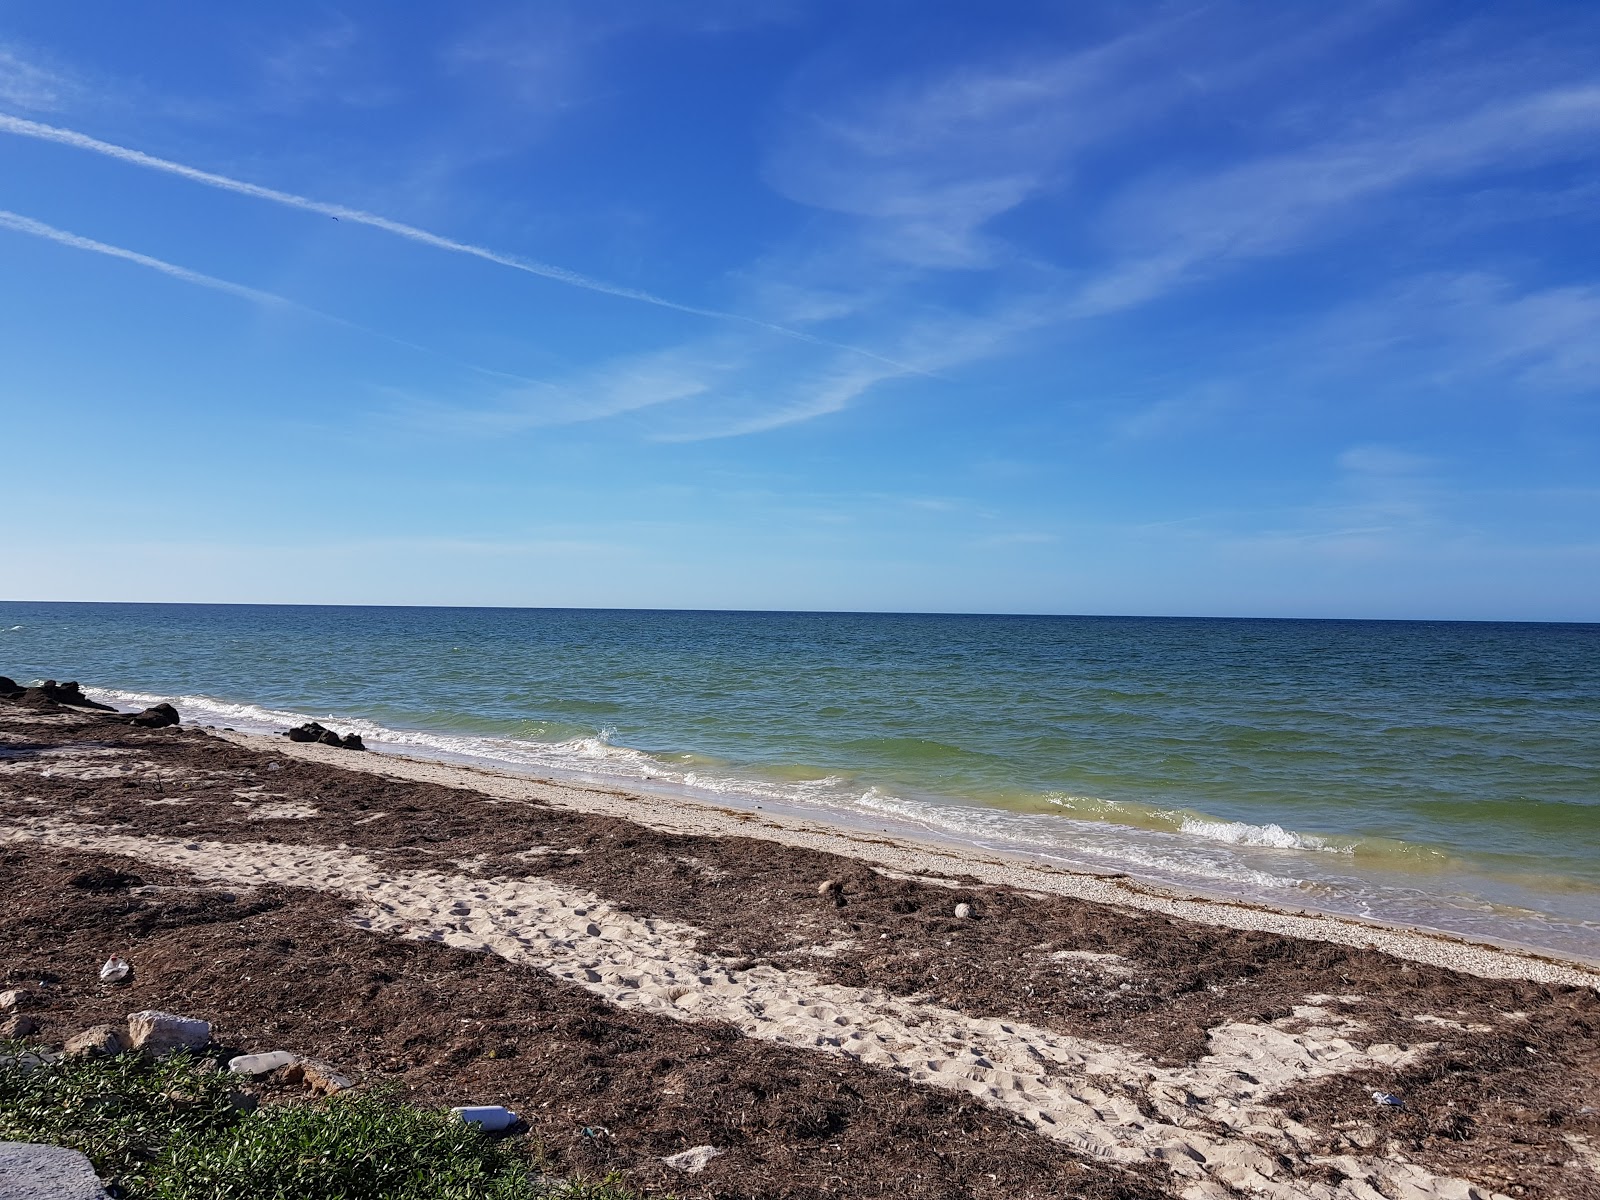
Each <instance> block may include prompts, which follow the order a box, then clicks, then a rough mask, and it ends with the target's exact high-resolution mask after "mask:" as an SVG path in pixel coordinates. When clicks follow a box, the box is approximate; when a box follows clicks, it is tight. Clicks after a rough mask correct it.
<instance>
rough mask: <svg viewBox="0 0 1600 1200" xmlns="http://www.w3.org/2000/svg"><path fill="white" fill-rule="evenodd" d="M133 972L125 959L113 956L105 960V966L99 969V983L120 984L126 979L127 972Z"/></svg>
mask: <svg viewBox="0 0 1600 1200" xmlns="http://www.w3.org/2000/svg"><path fill="white" fill-rule="evenodd" d="M131 970H133V967H132V966H130V965H129V963H128V960H127V959H125V958H118V957H117V956H116V955H115V954H113V955H112V956H111V957H110V958H108V959H106V961H105V965H104V966H102V967H101V968H100V982H101V983H121V982H122V981H123V980H124V979H126V978H127V977H128V972H129V971H131Z"/></svg>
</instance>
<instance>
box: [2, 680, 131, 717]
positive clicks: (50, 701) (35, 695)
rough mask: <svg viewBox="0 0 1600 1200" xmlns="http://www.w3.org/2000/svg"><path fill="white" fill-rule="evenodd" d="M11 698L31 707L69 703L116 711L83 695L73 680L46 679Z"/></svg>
mask: <svg viewBox="0 0 1600 1200" xmlns="http://www.w3.org/2000/svg"><path fill="white" fill-rule="evenodd" d="M11 699H13V700H20V701H21V702H22V703H23V704H26V705H28V706H29V707H32V708H54V707H55V706H57V705H60V704H70V705H71V706H72V707H73V708H95V709H99V710H100V711H101V712H116V711H117V710H116V709H114V708H112V707H111V705H109V704H98V703H96V702H95V701H93V700H91V699H89V697H87V696H85V695H84V694H83V692H82V691H81V690H80V689H79V687H78V685H77V683H76V682H75V681H70V680H69V681H68V682H66V683H57V682H56V681H55V680H54V679H46V680H45V681H44V682H43V683H41V684H40V685H39V686H38V687H30V688H23V689H21V691H20V692H19V693H18V694H17V695H15V696H12V697H11Z"/></svg>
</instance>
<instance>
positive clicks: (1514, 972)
mask: <svg viewBox="0 0 1600 1200" xmlns="http://www.w3.org/2000/svg"><path fill="white" fill-rule="evenodd" d="M204 732H206V733H208V734H209V735H210V736H214V737H217V738H220V739H222V740H224V741H229V742H232V743H234V744H236V745H241V746H247V747H249V748H251V749H256V750H270V751H276V752H278V753H283V754H287V755H289V756H290V757H295V758H302V759H305V760H306V761H309V762H318V763H323V764H326V765H328V766H334V767H342V768H346V769H349V770H355V771H362V772H366V773H369V774H374V775H383V776H388V777H390V778H395V779H404V780H408V781H412V782H426V783H434V784H439V785H441V786H444V787H453V788H459V789H462V790H466V791H481V792H485V793H488V794H491V795H495V796H498V797H501V798H504V799H510V800H520V799H536V800H538V801H539V802H541V803H546V804H552V805H557V806H561V807H566V808H570V809H573V810H576V811H581V812H589V813H598V814H602V815H606V816H612V817H621V818H623V819H625V820H629V821H633V822H637V823H639V824H641V825H646V826H649V827H651V828H654V829H659V830H662V831H664V832H672V833H682V834H688V835H691V836H704V837H760V838H766V839H769V840H772V841H777V842H780V843H782V844H784V845H790V846H797V847H803V848H806V849H812V850H820V851H823V852H825V853H832V854H838V855H841V856H844V857H849V858H856V859H860V860H863V861H867V862H875V863H877V864H879V865H881V866H884V867H888V868H890V869H891V870H898V871H903V872H906V873H909V874H911V875H914V876H917V877H919V878H923V879H934V880H937V879H941V878H944V879H948V878H949V877H951V876H953V875H955V876H960V875H965V876H969V877H971V878H975V879H977V880H979V881H981V882H982V883H984V884H986V885H988V886H1006V887H1015V888H1019V889H1021V890H1024V891H1029V890H1032V891H1038V892H1045V893H1051V894H1055V895H1062V896H1070V897H1072V898H1074V899H1079V900H1086V901H1089V902H1092V903H1097V904H1114V905H1119V906H1122V907H1126V908H1133V909H1137V910H1139V911H1143V912H1150V913H1158V914H1161V915H1164V916H1172V917H1181V918H1182V919H1184V920H1189V921H1196V922H1199V923H1201V924H1208V925H1221V926H1224V927H1226V928H1230V929H1238V930H1249V931H1256V932H1264V933H1275V934H1281V935H1284V936H1287V937H1298V938H1306V939H1310V940H1313V941H1327V942H1334V943H1337V944H1339V945H1345V946H1352V947H1358V948H1363V949H1367V948H1375V949H1378V950H1380V951H1382V952H1384V953H1388V954H1392V955H1394V956H1396V957H1398V958H1405V959H1409V960H1411V961H1414V962H1420V963H1428V964H1430V965H1433V966H1440V967H1446V968H1449V969H1452V970H1458V971H1465V972H1467V973H1469V974H1473V975H1480V976H1482V977H1484V978H1491V979H1492V978H1521V979H1530V980H1536V981H1539V982H1546V983H1564V984H1573V985H1577V986H1586V987H1595V988H1597V989H1600V960H1596V959H1585V958H1583V957H1582V956H1577V955H1563V954H1561V953H1559V952H1556V951H1551V950H1546V949H1544V948H1541V947H1537V946H1527V945H1521V944H1518V943H1515V942H1510V941H1498V940H1488V939H1484V940H1479V939H1472V938H1468V937H1466V936H1464V935H1460V934H1454V933H1451V932H1448V931H1445V930H1435V929H1429V928H1426V927H1421V926H1408V925H1402V924H1396V923H1390V922H1384V921H1378V920H1372V919H1364V918H1361V917H1355V916H1350V915H1346V914H1342V913H1333V912H1319V911H1317V910H1315V909H1312V908H1309V907H1307V908H1288V907H1275V906H1273V905H1269V904H1264V903H1260V902H1257V901H1254V900H1237V899H1231V898H1229V897H1227V896H1225V895H1222V894H1214V893H1207V892H1204V891H1201V890H1199V889H1194V890H1187V889H1180V888H1176V887H1171V886H1168V885H1163V884H1157V883H1147V882H1143V881H1140V880H1138V879H1135V878H1134V877H1133V876H1131V875H1129V874H1126V873H1122V872H1110V871H1108V872H1104V873H1100V872H1094V871H1089V870H1073V869H1070V868H1066V867H1056V866H1050V865H1047V864H1043V863H1038V862H1029V861H1027V860H1026V859H1024V858H1023V857H1022V855H1021V854H1020V853H1017V854H1012V853H1007V852H1004V851H989V850H985V849H983V848H980V847H976V846H967V845H963V844H961V843H958V842H954V841H950V842H945V841H940V840H936V839H934V838H931V837H930V838H928V839H926V840H924V839H919V838H916V837H914V836H912V835H910V834H907V833H905V832H901V831H894V832H886V833H883V834H875V833H872V832H870V831H867V830H864V829H855V828H852V827H851V826H849V825H847V824H845V823H843V822H839V823H830V822H827V821H825V820H823V819H821V818H818V817H810V816H800V815H796V814H793V813H785V812H781V811H778V812H773V811H768V810H767V808H766V807H765V806H764V805H754V806H752V808H749V809H745V808H734V807H729V806H727V805H724V804H717V803H715V802H713V801H709V800H697V799H694V798H692V797H689V796H686V795H672V794H670V793H667V792H666V791H654V790H652V791H645V790H640V791H637V792H630V791H628V790H626V789H625V788H622V787H610V786H605V785H601V784H591V783H584V782H578V781H573V780H563V779H556V778H550V777H545V776H539V775H534V774H532V773H524V772H519V771H515V770H511V769H498V768H495V767H490V766H483V765H479V764H475V763H465V762H451V761H448V760H445V759H437V758H428V757H422V756H418V755H411V754H401V753H397V752H393V751H390V750H381V751H368V752H367V753H366V754H352V753H350V752H348V751H344V750H338V749H334V748H331V747H327V746H321V745H317V744H314V743H302V742H290V741H288V740H287V739H286V738H283V737H281V736H274V735H271V734H256V733H240V732H237V731H232V732H228V731H220V730H205V731H204ZM757 814H760V815H759V816H758V815H757Z"/></svg>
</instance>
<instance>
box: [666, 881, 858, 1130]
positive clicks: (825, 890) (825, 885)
mask: <svg viewBox="0 0 1600 1200" xmlns="http://www.w3.org/2000/svg"><path fill="white" fill-rule="evenodd" d="M838 890H839V881H838V880H836V879H824V880H823V881H822V882H821V883H819V884H817V895H819V896H831V895H833V894H834V893H835V892H837V891H838ZM684 1153H688V1151H685V1152H684Z"/></svg>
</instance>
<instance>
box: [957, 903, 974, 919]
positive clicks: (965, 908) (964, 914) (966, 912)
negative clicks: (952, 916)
mask: <svg viewBox="0 0 1600 1200" xmlns="http://www.w3.org/2000/svg"><path fill="white" fill-rule="evenodd" d="M970 916H972V905H970V904H958V905H956V920H958V921H965V920H966V919H967V918H969V917H970Z"/></svg>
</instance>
